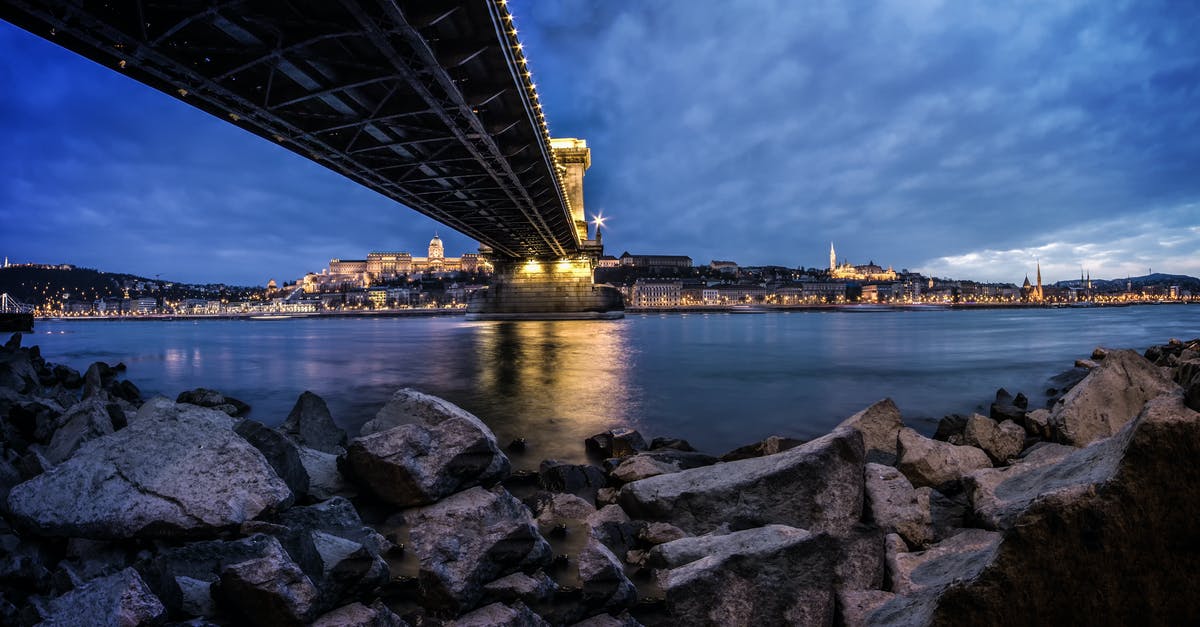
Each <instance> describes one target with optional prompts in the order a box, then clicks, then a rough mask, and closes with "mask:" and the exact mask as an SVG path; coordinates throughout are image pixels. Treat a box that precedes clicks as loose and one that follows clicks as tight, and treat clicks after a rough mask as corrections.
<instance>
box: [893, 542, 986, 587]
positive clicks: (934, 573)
mask: <svg viewBox="0 0 1200 627" xmlns="http://www.w3.org/2000/svg"><path fill="white" fill-rule="evenodd" d="M999 546H1000V534H999V533H995V532H992V531H985V530H983V529H963V530H962V531H961V532H959V533H958V534H956V535H954V536H951V537H949V538H947V539H945V540H942V541H941V542H939V543H937V544H935V545H933V546H931V547H929V548H928V549H926V550H924V551H916V552H907V551H900V552H895V553H892V554H891V555H890V559H889V560H888V580H889V581H890V582H891V591H892V592H895V593H896V594H911V593H914V592H919V591H922V590H925V589H929V588H934V589H936V590H939V591H940V590H944V589H945V588H946V587H948V586H949V585H950V584H952V583H954V582H955V581H956V580H957V579H959V578H962V577H963V575H967V576H971V574H972V573H976V574H977V573H978V572H979V571H980V570H982V569H983V567H984V566H986V565H987V564H988V562H989V561H990V560H991V559H992V557H993V556H994V554H995V552H996V549H997V548H998V547H999Z"/></svg>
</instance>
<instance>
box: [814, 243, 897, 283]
mask: <svg viewBox="0 0 1200 627" xmlns="http://www.w3.org/2000/svg"><path fill="white" fill-rule="evenodd" d="M829 277H830V278H833V279H842V280H847V281H895V280H896V279H897V278H898V275H897V274H896V271H895V270H893V269H892V267H891V266H888V268H887V270H884V269H883V267H882V266H877V265H875V262H874V261H871V262H870V263H867V264H866V265H862V266H855V265H851V264H850V262H849V261H845V260H843V261H842V263H840V264H839V263H838V260H837V252H836V251H835V250H834V248H833V242H829Z"/></svg>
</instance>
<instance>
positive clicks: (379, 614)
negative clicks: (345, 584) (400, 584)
mask: <svg viewBox="0 0 1200 627" xmlns="http://www.w3.org/2000/svg"><path fill="white" fill-rule="evenodd" d="M312 627H408V623H406V622H404V620H403V619H402V618H400V617H399V616H396V614H395V612H392V610H390V609H388V607H387V606H386V605H384V604H383V602H382V601H376V602H374V603H372V604H371V605H369V606H368V605H363V604H362V603H359V602H357V601H356V602H354V603H351V604H349V605H343V606H342V607H339V608H337V609H335V610H333V611H331V612H327V613H325V614H322V615H321V616H318V617H317V619H316V620H315V621H313V623H312Z"/></svg>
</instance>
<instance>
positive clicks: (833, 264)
mask: <svg viewBox="0 0 1200 627" xmlns="http://www.w3.org/2000/svg"><path fill="white" fill-rule="evenodd" d="M836 269H837V253H836V252H834V250H833V241H832V240H830V242H829V271H830V272H833V271H834V270H836Z"/></svg>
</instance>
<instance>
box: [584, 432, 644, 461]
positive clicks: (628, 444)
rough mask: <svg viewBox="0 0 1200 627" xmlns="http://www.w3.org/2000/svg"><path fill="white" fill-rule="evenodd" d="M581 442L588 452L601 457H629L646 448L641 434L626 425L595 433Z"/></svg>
mask: <svg viewBox="0 0 1200 627" xmlns="http://www.w3.org/2000/svg"><path fill="white" fill-rule="evenodd" d="M583 444H584V447H585V448H586V449H587V452H588V453H589V454H591V455H595V456H598V457H599V458H601V459H608V458H610V457H617V458H621V457H629V456H630V455H633V454H634V453H637V452H639V451H644V450H646V449H647V448H648V447H647V445H646V439H645V438H643V437H642V434H640V433H638V432H637V430H635V429H630V428H628V427H617V428H615V429H609V430H608V431H605V432H603V433H597V434H596V435H593V436H592V437H590V438H587V439H586V440H584V441H583Z"/></svg>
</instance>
